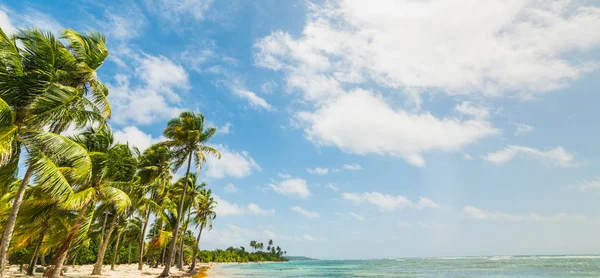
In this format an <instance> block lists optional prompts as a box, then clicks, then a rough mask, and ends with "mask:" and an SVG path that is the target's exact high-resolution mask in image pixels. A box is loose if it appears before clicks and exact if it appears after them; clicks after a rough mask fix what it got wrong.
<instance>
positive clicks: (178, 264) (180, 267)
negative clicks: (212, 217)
mask: <svg viewBox="0 0 600 278" xmlns="http://www.w3.org/2000/svg"><path fill="white" fill-rule="evenodd" d="M191 213H192V208H191V206H190V208H189V209H188V214H187V220H186V221H185V228H184V229H183V233H181V239H179V261H178V262H177V268H179V269H183V244H184V242H183V238H184V236H185V232H186V231H187V227H188V223H190V214H191Z"/></svg>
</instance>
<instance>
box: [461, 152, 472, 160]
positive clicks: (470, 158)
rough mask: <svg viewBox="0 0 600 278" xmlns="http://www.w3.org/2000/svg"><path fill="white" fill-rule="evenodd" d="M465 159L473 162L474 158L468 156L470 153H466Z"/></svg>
mask: <svg viewBox="0 0 600 278" xmlns="http://www.w3.org/2000/svg"><path fill="white" fill-rule="evenodd" d="M463 158H464V159H465V160H473V157H472V156H471V155H470V154H468V153H466V154H463Z"/></svg>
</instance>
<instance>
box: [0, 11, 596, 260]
mask: <svg viewBox="0 0 600 278" xmlns="http://www.w3.org/2000/svg"><path fill="white" fill-rule="evenodd" d="M0 26H1V27H2V28H3V29H4V30H5V31H7V32H9V33H10V32H14V30H16V28H20V27H24V26H36V27H38V28H40V29H45V30H49V31H52V32H54V33H56V34H58V33H59V32H60V30H61V29H63V28H73V29H76V30H78V31H82V32H85V31H88V30H97V31H101V32H103V33H105V34H106V35H107V40H108V44H109V50H110V52H111V54H110V57H109V60H108V61H107V62H106V63H105V64H104V65H103V67H102V68H101V70H100V71H99V75H100V78H101V79H102V80H103V81H104V82H105V83H106V84H108V85H109V87H110V90H111V95H110V99H111V103H112V106H113V118H112V120H111V123H112V125H113V127H114V131H115V135H116V136H117V138H118V139H119V140H121V141H123V142H124V141H129V142H130V143H131V144H135V145H137V146H138V147H140V148H142V149H143V148H145V147H147V146H149V145H150V144H152V143H153V142H157V141H159V140H161V133H162V130H163V128H164V126H165V124H166V121H167V120H168V119H170V118H171V117H173V116H175V115H177V114H178V113H179V112H180V111H182V110H193V111H197V112H202V113H204V114H205V115H206V117H207V119H208V120H209V121H210V122H211V123H212V124H213V125H215V126H217V127H218V128H219V130H220V132H219V134H218V135H217V136H215V137H214V140H213V141H212V144H213V145H214V146H215V147H217V148H219V149H220V150H221V152H222V153H223V159H222V160H221V161H215V160H211V161H209V162H208V163H207V164H206V165H204V166H203V172H202V173H201V176H202V178H203V180H205V181H206V182H207V183H208V184H209V186H210V188H211V189H212V190H213V192H214V193H215V194H216V195H217V196H218V199H219V207H218V212H219V214H220V215H219V217H218V218H217V220H216V222H215V227H214V229H213V231H211V232H209V233H206V234H205V236H204V237H203V238H204V240H203V241H202V243H201V244H202V248H211V249H212V248H223V247H227V246H229V245H235V246H239V245H247V243H248V242H249V241H250V240H262V241H267V240H268V239H269V238H273V239H274V240H275V242H276V244H279V245H281V246H282V247H283V248H284V249H285V250H288V253H289V254H293V255H306V256H311V257H317V258H336V259H348V258H393V257H408V256H458V255H504V254H565V253H597V250H599V248H600V240H598V239H597V231H598V229H600V215H598V211H599V209H600V202H598V199H599V197H600V194H599V193H600V175H599V174H598V170H599V169H600V166H599V163H600V151H599V149H598V148H597V142H599V139H600V132H599V131H598V124H597V119H598V118H599V116H600V112H599V110H598V109H597V103H598V101H599V100H600V97H599V96H598V90H599V89H598V88H600V70H599V68H600V61H599V59H600V32H598V30H597V26H600V6H598V4H597V3H596V2H595V1H568V0H556V1H551V0H511V1H495V0H490V1H460V2H456V1H450V0H432V1H425V2H418V1H408V0H407V1H392V0H389V1H383V0H382V1H368V2H367V1H358V0H339V1H328V2H321V1H316V2H309V1H275V0H273V1H266V0H265V1H236V0H223V1H211V0H187V1H175V0H172V1H167V0H154V1H152V0H148V1H80V2H78V3H74V2H72V1H52V2H51V1H3V2H2V5H1V10H0Z"/></svg>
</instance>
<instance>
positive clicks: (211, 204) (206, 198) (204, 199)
mask: <svg viewBox="0 0 600 278" xmlns="http://www.w3.org/2000/svg"><path fill="white" fill-rule="evenodd" d="M216 208H217V201H215V200H214V199H213V197H212V196H211V191H210V189H208V190H207V189H202V190H201V192H200V194H199V198H198V202H196V207H195V211H194V218H193V219H194V222H195V223H196V225H197V226H200V230H199V231H198V236H197V237H196V244H195V246H194V249H193V250H194V251H193V256H192V267H191V269H192V270H194V269H195V268H196V254H197V252H198V250H199V249H200V237H201V236H202V230H204V228H208V230H209V231H210V230H212V227H213V220H215V218H217V213H216V212H215V209H216Z"/></svg>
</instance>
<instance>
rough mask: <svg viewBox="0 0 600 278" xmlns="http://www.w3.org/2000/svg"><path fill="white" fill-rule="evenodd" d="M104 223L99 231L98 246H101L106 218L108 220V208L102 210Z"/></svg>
mask: <svg viewBox="0 0 600 278" xmlns="http://www.w3.org/2000/svg"><path fill="white" fill-rule="evenodd" d="M103 214H104V223H102V230H101V231H100V242H99V243H98V246H102V244H104V232H105V231H106V220H108V210H107V209H105V210H104V213H103Z"/></svg>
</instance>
